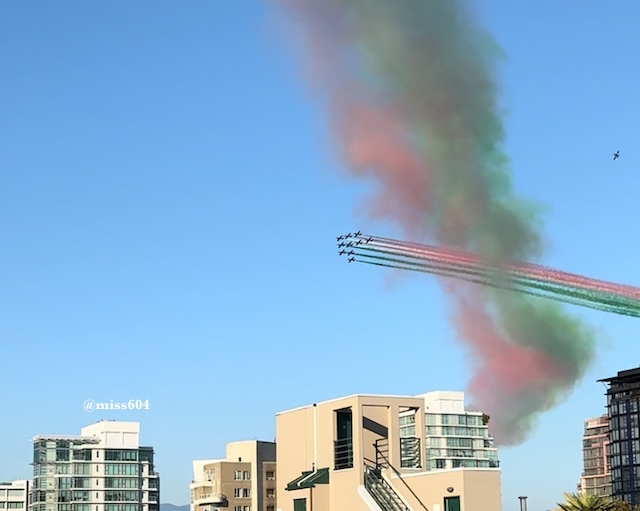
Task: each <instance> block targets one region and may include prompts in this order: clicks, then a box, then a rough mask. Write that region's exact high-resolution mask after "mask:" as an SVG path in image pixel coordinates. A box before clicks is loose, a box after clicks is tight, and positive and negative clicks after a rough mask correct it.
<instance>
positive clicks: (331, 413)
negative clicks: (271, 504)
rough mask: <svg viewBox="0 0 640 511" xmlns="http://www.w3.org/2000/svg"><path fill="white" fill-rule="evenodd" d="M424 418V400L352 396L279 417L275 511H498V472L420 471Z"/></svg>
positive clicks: (464, 469) (463, 469)
mask: <svg viewBox="0 0 640 511" xmlns="http://www.w3.org/2000/svg"><path fill="white" fill-rule="evenodd" d="M425 412H426V409H425V399H424V397H402V396H370V395H354V396H349V397H344V398H340V399H334V400H331V401H325V402H323V403H316V404H313V405H309V406H305V407H302V408H296V409H293V410H288V411H284V412H281V413H278V414H277V415H276V442H277V445H278V459H277V467H278V481H277V483H278V484H277V488H278V506H277V507H278V511H370V510H374V511H381V510H383V511H388V510H394V511H413V510H416V511H418V510H424V509H429V511H500V509H501V492H500V470H496V469H495V468H491V469H488V468H477V467H476V468H467V467H458V468H449V469H442V470H426V468H425V467H426V449H425V448H424V446H425V440H426V435H425V419H426V416H427V415H426V413H425ZM407 416H413V417H414V422H413V425H414V426H415V431H414V434H413V436H411V435H408V434H407V432H406V431H405V432H404V433H403V434H402V435H401V432H400V422H401V418H402V417H407ZM405 426H406V425H405Z"/></svg>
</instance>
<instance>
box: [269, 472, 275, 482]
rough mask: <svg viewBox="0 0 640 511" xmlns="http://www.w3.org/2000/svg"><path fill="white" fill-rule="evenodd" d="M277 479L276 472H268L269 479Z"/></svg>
mask: <svg viewBox="0 0 640 511" xmlns="http://www.w3.org/2000/svg"><path fill="white" fill-rule="evenodd" d="M275 480H276V473H275V472H273V471H269V472H267V481H275Z"/></svg>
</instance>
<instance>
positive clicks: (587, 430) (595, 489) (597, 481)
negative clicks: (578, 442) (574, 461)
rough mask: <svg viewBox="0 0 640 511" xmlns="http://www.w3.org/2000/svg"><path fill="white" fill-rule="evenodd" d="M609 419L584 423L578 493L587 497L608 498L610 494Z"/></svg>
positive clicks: (603, 416)
mask: <svg viewBox="0 0 640 511" xmlns="http://www.w3.org/2000/svg"><path fill="white" fill-rule="evenodd" d="M608 450H609V418H608V416H607V415H601V416H600V417H594V418H592V419H587V420H585V421H584V435H583V437H582V465H583V469H582V477H581V478H580V485H579V488H578V489H579V491H580V492H581V493H586V494H587V495H599V496H602V497H610V496H611V493H612V487H611V474H610V471H609V460H608V457H607V454H608Z"/></svg>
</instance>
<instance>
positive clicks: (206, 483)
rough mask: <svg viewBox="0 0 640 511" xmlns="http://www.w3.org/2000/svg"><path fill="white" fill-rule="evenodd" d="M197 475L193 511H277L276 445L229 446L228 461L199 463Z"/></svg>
mask: <svg viewBox="0 0 640 511" xmlns="http://www.w3.org/2000/svg"><path fill="white" fill-rule="evenodd" d="M193 475H194V480H193V481H192V482H191V485H190V490H191V511H199V507H200V506H204V505H213V506H215V505H217V504H226V506H227V507H228V508H229V509H230V510H233V511H275V506H276V444H275V442H262V441H259V440H248V441H244V442H232V443H229V444H227V452H226V458H225V459H221V460H195V461H194V462H193Z"/></svg>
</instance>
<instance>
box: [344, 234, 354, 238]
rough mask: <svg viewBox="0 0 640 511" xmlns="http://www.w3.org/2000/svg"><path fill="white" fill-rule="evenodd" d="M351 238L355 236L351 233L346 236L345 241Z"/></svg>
mask: <svg viewBox="0 0 640 511" xmlns="http://www.w3.org/2000/svg"><path fill="white" fill-rule="evenodd" d="M351 236H353V234H351V233H349V234H347V235H346V236H345V239H346V238H351Z"/></svg>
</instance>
